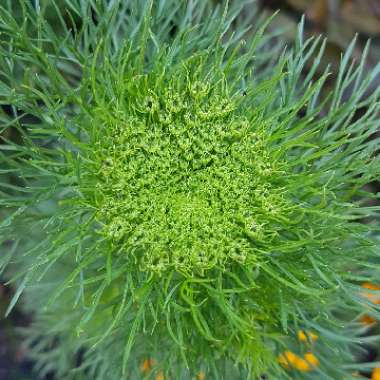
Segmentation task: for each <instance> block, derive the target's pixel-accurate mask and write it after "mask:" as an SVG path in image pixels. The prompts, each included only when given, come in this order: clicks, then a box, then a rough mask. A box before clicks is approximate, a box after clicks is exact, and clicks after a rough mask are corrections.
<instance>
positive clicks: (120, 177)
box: [0, 0, 380, 380]
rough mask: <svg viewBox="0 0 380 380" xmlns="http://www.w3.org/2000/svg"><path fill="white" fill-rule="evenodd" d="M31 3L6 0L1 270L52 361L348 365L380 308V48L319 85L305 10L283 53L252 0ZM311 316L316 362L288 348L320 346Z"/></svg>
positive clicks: (346, 369) (320, 46) (189, 374)
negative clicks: (299, 359) (378, 81)
mask: <svg viewBox="0 0 380 380" xmlns="http://www.w3.org/2000/svg"><path fill="white" fill-rule="evenodd" d="M20 5H21V9H22V17H20V16H19V13H17V12H16V11H15V9H13V8H12V7H14V6H15V5H14V4H11V3H9V4H8V5H5V6H3V7H2V8H0V31H1V35H0V37H1V53H0V57H1V58H0V61H1V62H0V63H1V71H0V104H2V105H6V106H7V107H8V108H9V109H10V110H11V111H10V112H5V111H2V114H1V122H2V126H1V131H2V133H3V137H2V144H1V146H0V162H1V171H0V174H1V181H0V194H1V199H0V205H1V207H2V208H3V210H2V211H1V212H2V215H4V219H3V220H2V221H1V222H0V241H2V242H4V243H5V242H7V247H6V246H5V244H4V250H5V251H4V254H3V255H2V258H1V263H0V264H1V268H2V269H3V270H4V269H6V273H7V275H8V276H9V277H10V278H11V279H12V280H11V281H13V282H17V283H18V290H17V292H16V294H15V297H14V299H13V300H12V302H11V305H10V308H9V310H11V308H12V307H13V306H14V304H15V303H16V302H17V300H18V299H19V297H20V296H21V294H22V293H23V294H24V297H23V304H24V307H25V308H26V309H27V310H31V311H32V312H33V313H34V315H35V322H34V323H33V325H32V326H31V327H30V328H29V329H27V331H26V332H25V334H26V335H27V342H28V345H29V348H30V355H31V356H32V357H33V358H34V359H35V360H36V363H37V369H38V371H39V373H40V374H41V375H44V374H46V373H48V372H49V371H54V372H55V373H56V375H57V378H58V379H90V378H91V379H99V380H100V379H122V378H128V379H139V378H141V376H142V375H141V373H140V369H139V366H140V363H141V362H142V361H143V360H144V358H146V357H154V358H155V359H156V361H157V365H156V366H155V367H154V369H153V371H152V373H150V374H146V376H147V377H149V376H153V377H154V376H155V375H156V374H157V373H158V372H159V371H161V370H162V371H163V373H164V375H165V378H168V379H191V378H193V377H194V376H195V375H196V374H197V372H199V371H200V370H201V369H202V370H203V371H204V372H205V373H206V376H207V379H212V378H214V379H243V378H248V379H255V378H256V377H257V376H259V375H261V374H264V373H266V374H269V376H270V378H273V379H286V378H294V379H296V378H302V379H304V378H309V377H310V378H318V379H320V378H321V376H322V378H324V379H338V378H339V379H340V378H342V377H343V376H346V378H347V379H348V378H350V375H349V374H350V373H351V372H352V371H353V370H354V369H355V366H354V364H353V361H354V359H353V357H354V354H355V350H358V344H360V343H363V342H365V341H373V340H374V339H375V338H374V337H369V338H362V337H360V335H361V334H362V333H363V331H364V330H363V328H362V327H361V326H360V324H359V323H358V321H357V317H358V316H359V314H360V313H362V311H363V310H364V307H367V308H368V307H371V315H373V316H374V317H377V313H378V311H377V309H376V306H374V305H372V304H371V302H369V301H368V300H366V299H365V298H363V297H362V296H360V294H359V289H360V287H359V286H358V284H360V282H362V281H371V280H372V279H373V278H374V277H375V276H377V275H378V272H379V271H378V264H377V262H376V257H377V255H378V253H379V243H378V240H377V237H376V233H377V231H378V227H377V226H376V219H377V218H378V210H379V207H378V206H368V205H366V204H365V201H366V200H367V199H369V198H375V199H377V198H378V196H377V195H374V194H371V193H369V192H367V191H366V190H365V185H366V184H368V183H370V182H371V181H373V180H374V179H376V178H377V176H378V175H379V174H380V173H379V172H380V165H379V158H378V157H377V156H376V151H377V145H378V138H375V137H374V134H375V132H376V129H377V128H378V122H377V117H378V113H379V108H380V102H379V95H380V90H379V91H376V92H375V93H373V94H368V93H367V89H368V86H369V85H370V84H371V83H372V81H373V79H374V78H375V77H376V75H378V74H379V72H380V66H379V67H377V68H376V69H375V70H374V71H373V72H371V73H369V74H365V73H364V67H365V55H366V53H367V51H368V47H367V48H366V51H365V52H364V57H363V59H362V61H361V62H359V63H357V62H353V61H351V56H352V51H353V49H354V45H355V41H354V42H353V43H352V44H351V45H350V47H349V48H348V50H347V53H346V54H345V55H344V56H343V57H342V62H341V68H340V72H339V75H338V77H337V79H336V84H335V87H334V89H333V90H331V91H326V81H327V78H328V69H326V70H325V71H324V74H322V75H321V76H319V77H318V75H317V72H319V71H320V68H319V63H320V59H321V56H322V55H323V50H324V46H325V44H324V42H323V41H321V39H314V40H313V39H311V40H308V41H303V38H302V34H303V31H302V28H303V26H302V23H301V24H300V28H299V36H298V39H297V42H296V44H295V47H294V49H286V50H283V51H282V50H281V49H282V48H281V45H277V44H276V38H275V37H274V36H273V35H271V34H270V33H269V32H267V31H265V30H266V26H267V23H268V22H269V21H267V22H264V23H262V22H260V25H259V26H257V27H253V28H249V27H248V25H247V20H248V19H249V18H247V17H246V18H245V19H243V18H242V17H241V14H242V9H243V8H244V6H245V4H243V5H238V6H235V3H233V4H231V5H230V6H229V7H225V8H221V9H219V8H218V7H212V6H211V4H209V3H207V2H206V1H197V0H194V1H188V2H187V1H182V2H181V1H179V2H178V1H174V0H160V1H157V2H152V1H150V2H141V1H138V0H136V1H134V0H129V1H123V2H122V1H108V0H107V1H106V0H100V1H90V0H89V1H81V0H64V1H63V2H62V3H61V4H60V7H58V6H57V5H56V4H55V2H46V4H43V3H42V2H41V4H39V2H38V1H37V3H36V7H33V6H32V5H28V4H25V3H24V2H20ZM247 5H248V8H247V9H249V10H251V9H252V8H251V7H252V6H253V5H252V4H251V3H250V2H248V3H247ZM247 9H246V10H245V11H246V12H247ZM46 12H48V14H49V15H52V14H53V15H55V16H54V19H55V22H54V23H53V22H52V21H49V19H48V18H47V16H46V14H47V13H46ZM248 12H249V11H248ZM255 19H256V20H257V17H256V18H255ZM54 30H56V31H54ZM57 30H58V31H57ZM243 38H244V39H243ZM306 67H308V70H307V72H306V74H305V75H304V73H303V72H304V69H305V68H306ZM10 129H12V130H15V131H17V133H18V135H19V140H20V141H19V142H17V141H14V140H11V139H9V138H8V137H7V131H8V130H10ZM374 294H376V292H375V291H374ZM299 329H308V330H313V331H315V332H316V333H317V334H318V335H319V337H320V338H319V341H318V342H317V343H316V344H315V345H314V346H313V350H314V351H313V352H314V354H315V355H316V357H318V359H319V360H320V365H319V366H318V367H317V368H313V371H310V372H297V371H288V370H286V369H284V368H283V367H281V366H280V365H279V363H278V361H277V357H278V355H279V354H281V353H282V352H283V351H284V350H286V349H291V350H294V351H297V352H300V353H302V350H306V349H307V350H309V349H310V347H305V346H302V345H298V343H297V342H296V334H297V330H299ZM78 358H80V360H79V364H78ZM363 368H364V367H363ZM363 368H362V369H363ZM359 369H360V368H359ZM272 376H273V377H272Z"/></svg>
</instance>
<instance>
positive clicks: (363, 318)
mask: <svg viewBox="0 0 380 380" xmlns="http://www.w3.org/2000/svg"><path fill="white" fill-rule="evenodd" d="M360 322H361V323H363V325H367V326H370V325H373V324H374V323H376V319H375V318H373V317H371V316H370V315H368V314H364V315H362V316H361V317H360Z"/></svg>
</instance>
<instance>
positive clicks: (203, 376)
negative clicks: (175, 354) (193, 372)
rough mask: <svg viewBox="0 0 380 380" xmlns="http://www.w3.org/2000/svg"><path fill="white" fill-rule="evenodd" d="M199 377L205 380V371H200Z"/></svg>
mask: <svg viewBox="0 0 380 380" xmlns="http://www.w3.org/2000/svg"><path fill="white" fill-rule="evenodd" d="M197 379H198V380H205V379H206V375H205V373H204V372H203V371H201V372H199V373H198V376H197Z"/></svg>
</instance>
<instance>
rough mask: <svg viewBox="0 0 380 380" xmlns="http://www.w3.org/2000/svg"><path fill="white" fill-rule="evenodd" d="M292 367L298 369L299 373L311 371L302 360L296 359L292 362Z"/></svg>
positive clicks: (307, 364)
mask: <svg viewBox="0 0 380 380" xmlns="http://www.w3.org/2000/svg"><path fill="white" fill-rule="evenodd" d="M293 366H294V368H295V369H298V371H301V372H309V371H311V367H310V365H309V363H308V362H307V361H306V360H304V359H302V358H297V359H296V360H295V361H294V363H293Z"/></svg>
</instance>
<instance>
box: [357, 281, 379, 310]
mask: <svg viewBox="0 0 380 380" xmlns="http://www.w3.org/2000/svg"><path fill="white" fill-rule="evenodd" d="M362 288H365V289H369V290H380V286H379V285H375V284H371V283H370V282H365V283H363V284H362ZM361 294H362V296H363V297H365V298H367V299H368V300H369V301H371V302H372V303H374V304H376V305H380V296H378V295H376V294H372V293H361Z"/></svg>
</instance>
